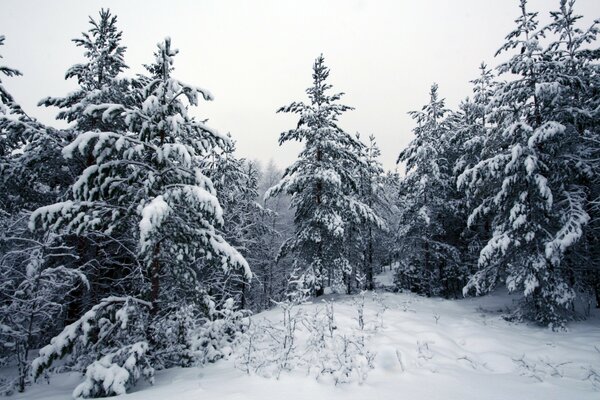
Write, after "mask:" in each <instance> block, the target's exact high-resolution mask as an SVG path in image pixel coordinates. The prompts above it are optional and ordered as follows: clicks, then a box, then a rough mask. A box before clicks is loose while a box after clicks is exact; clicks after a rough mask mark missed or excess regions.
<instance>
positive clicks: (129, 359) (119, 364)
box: [73, 342, 154, 398]
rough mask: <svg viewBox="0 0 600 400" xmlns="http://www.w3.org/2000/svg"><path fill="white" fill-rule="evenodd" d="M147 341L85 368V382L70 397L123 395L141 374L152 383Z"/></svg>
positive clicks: (108, 355)
mask: <svg viewBox="0 0 600 400" xmlns="http://www.w3.org/2000/svg"><path fill="white" fill-rule="evenodd" d="M147 352H148V343H146V342H137V343H134V344H132V345H130V346H126V347H123V348H121V349H119V350H117V351H115V352H113V353H109V354H107V355H105V356H103V357H102V358H100V359H99V360H98V361H94V362H93V363H92V364H91V365H89V366H88V367H87V368H86V372H85V381H83V382H82V383H81V384H79V386H77V387H76V388H75V390H74V391H73V397H75V398H80V397H85V398H88V397H106V396H115V395H121V394H125V393H126V392H127V389H128V388H130V387H131V386H133V385H135V383H136V382H137V380H138V379H139V378H141V377H142V376H143V377H144V378H146V379H147V380H148V381H150V382H151V383H153V382H154V368H152V366H150V362H149V360H148V357H147Z"/></svg>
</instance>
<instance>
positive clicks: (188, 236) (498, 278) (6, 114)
mask: <svg viewBox="0 0 600 400" xmlns="http://www.w3.org/2000/svg"><path fill="white" fill-rule="evenodd" d="M574 3H575V2H574V0H562V1H560V2H559V7H558V9H557V10H556V11H553V12H551V13H550V23H548V24H547V25H540V24H539V22H538V14H537V13H536V12H532V11H530V10H529V9H527V4H526V0H521V1H520V9H519V16H518V18H517V19H516V20H515V27H514V30H513V31H512V32H510V33H509V34H508V35H507V36H506V41H505V43H504V44H502V45H501V47H500V49H499V50H498V52H497V55H502V57H503V59H506V61H504V62H502V63H501V64H500V65H498V66H497V67H496V68H495V69H491V68H489V67H488V66H487V65H486V64H481V67H480V74H479V76H477V77H474V79H473V80H472V81H471V82H470V83H471V85H472V89H473V94H472V96H471V97H470V98H467V99H465V100H464V101H462V102H461V103H460V105H459V106H458V108H457V109H456V110H451V109H448V108H447V107H446V105H445V101H444V99H443V97H442V95H441V94H440V89H439V88H438V86H437V85H436V84H433V85H432V86H431V90H430V93H429V101H428V103H427V104H425V105H423V106H422V107H420V108H418V107H417V108H418V110H417V111H412V112H410V115H411V116H412V118H413V119H414V123H415V128H414V129H413V132H412V133H413V135H414V138H413V140H412V141H411V142H410V144H409V145H408V147H407V148H405V149H398V151H399V157H398V163H399V164H401V165H403V166H404V167H405V173H402V174H400V173H398V172H395V171H387V172H386V171H385V170H384V168H383V167H382V164H381V163H380V161H379V157H380V150H379V148H378V146H377V143H376V141H375V136H373V135H372V132H368V134H370V135H369V136H367V135H365V134H362V135H361V134H350V133H348V132H345V131H344V130H343V129H341V128H340V126H339V125H338V119H339V118H341V117H342V115H343V114H344V113H345V112H347V111H350V110H352V107H350V106H347V105H344V104H343V103H342V98H343V93H338V92H336V91H334V90H333V88H332V87H331V85H330V84H329V83H328V81H327V78H328V76H329V73H330V71H329V69H328V68H327V67H326V65H325V59H324V57H323V56H322V55H321V56H319V57H317V58H316V60H315V62H314V64H313V68H312V85H311V86H310V87H309V88H308V89H307V90H306V95H307V96H306V99H305V100H304V101H296V102H292V103H290V104H289V105H286V106H283V107H282V108H280V109H279V110H277V112H281V113H292V114H295V115H296V116H297V117H298V121H297V124H296V126H292V127H290V129H289V130H288V131H285V132H283V133H281V135H280V139H279V143H280V144H281V145H284V144H285V143H286V142H288V141H299V142H302V144H303V149H302V151H301V152H300V154H299V155H298V158H297V160H296V161H294V162H293V163H292V164H291V165H290V166H288V167H287V168H286V169H285V170H284V171H280V170H278V169H277V167H276V166H274V165H273V164H272V163H270V164H268V165H266V166H261V165H260V164H259V163H257V162H255V161H252V160H246V159H242V158H239V157H237V156H236V154H235V146H236V144H235V140H234V139H233V137H232V136H231V135H229V134H227V135H224V134H221V133H219V132H218V131H217V130H215V129H214V128H213V127H211V126H209V125H208V123H207V120H204V119H201V118H198V117H193V116H191V115H190V113H189V111H190V109H192V108H195V107H200V108H201V103H202V102H203V101H211V100H212V94H211V93H210V92H209V91H208V90H206V89H204V88H201V87H198V86H195V85H191V84H187V83H184V82H181V81H179V80H177V79H176V78H175V76H176V70H175V65H176V64H175V61H176V56H177V53H178V50H176V49H175V47H174V46H173V44H172V43H171V40H170V39H169V38H167V39H165V40H163V41H162V42H160V43H159V44H158V45H157V47H156V51H155V53H154V56H153V57H150V55H149V64H147V65H144V67H145V73H143V74H139V75H135V76H128V75H127V69H128V67H127V65H126V62H125V55H126V48H125V46H124V45H123V43H122V41H121V35H122V33H121V31H120V29H119V28H118V26H117V17H116V16H114V15H112V14H111V13H110V11H108V10H101V11H100V13H99V15H98V16H96V17H94V18H90V20H89V27H88V28H89V29H88V30H87V31H86V32H84V33H82V34H81V36H80V37H78V38H76V39H74V40H73V42H74V44H75V45H76V46H78V47H80V48H81V50H82V52H83V61H82V63H81V64H76V65H73V66H72V67H71V68H69V69H68V70H67V72H66V75H65V78H66V79H71V80H74V81H76V82H77V84H78V88H77V90H76V91H74V92H72V93H70V94H68V95H66V96H62V97H48V98H45V99H42V100H41V101H40V102H39V106H40V107H55V108H57V109H58V110H59V111H58V114H57V118H58V119H60V120H64V121H66V122H68V123H69V125H68V128H65V129H56V128H53V127H50V126H47V125H45V124H43V123H41V122H40V121H38V120H36V119H35V118H33V117H31V116H30V115H29V114H28V113H27V111H26V110H24V109H22V108H21V107H20V106H19V104H17V102H16V101H15V100H14V98H13V96H12V95H11V94H10V93H9V92H8V91H7V90H6V89H5V87H4V86H2V81H0V365H15V366H16V369H17V370H18V374H17V375H18V377H17V378H16V380H12V379H8V378H5V381H4V382H0V384H1V385H2V387H3V389H2V390H3V392H6V393H8V392H11V391H12V390H14V389H15V388H16V389H17V390H19V391H23V390H24V389H25V387H26V386H27V385H28V384H29V383H30V382H31V381H32V380H34V379H38V378H40V377H43V376H45V375H46V374H48V373H49V372H50V371H52V370H59V371H64V370H76V371H82V372H83V373H85V379H84V381H83V383H82V384H81V385H79V386H78V387H77V389H76V390H75V393H74V395H75V396H76V397H100V396H105V395H113V394H119V393H120V392H119V391H118V390H121V389H118V390H117V389H116V388H114V387H112V386H111V385H110V384H107V383H106V382H107V381H108V380H109V379H111V377H114V374H115V373H120V374H125V376H126V379H125V381H126V387H130V386H132V385H134V384H135V383H136V381H137V380H139V379H141V378H146V379H148V380H150V381H152V379H153V375H154V371H155V370H156V369H163V368H169V367H172V366H191V365H198V364H203V363H207V362H213V361H215V360H218V359H219V358H222V357H224V356H227V352H228V351H230V350H231V348H230V346H229V345H228V344H229V343H230V342H231V341H232V340H234V338H235V337H236V335H237V334H238V333H239V332H240V331H242V330H243V329H244V320H245V318H246V317H247V315H248V314H249V312H250V311H254V312H257V311H261V310H264V309H266V308H269V307H271V306H272V305H273V303H274V302H279V301H285V300H286V299H288V298H289V297H290V295H291V294H292V293H297V292H298V291H302V292H303V293H309V294H311V295H313V296H321V295H324V294H327V293H332V292H333V293H355V292H360V291H362V290H373V289H374V288H375V280H374V277H375V275H376V274H377V273H379V272H381V271H382V268H384V267H385V268H392V269H393V270H394V271H395V272H394V274H395V288H396V289H397V290H411V291H413V292H416V293H419V294H422V295H426V296H443V297H446V298H462V297H463V296H469V295H484V294H486V293H489V292H491V291H492V290H494V289H495V288H497V287H499V286H506V287H507V288H508V290H509V291H511V292H517V293H521V294H522V300H521V302H520V303H519V304H518V305H517V306H516V307H515V308H514V309H513V310H511V311H510V312H507V314H506V318H509V319H514V320H530V321H535V322H537V323H539V324H542V325H547V326H550V327H552V328H553V329H562V328H564V327H565V324H566V322H568V321H570V320H573V319H580V318H585V317H586V316H587V315H589V312H590V308H591V307H598V306H600V263H599V261H600V242H599V241H600V225H599V224H600V219H599V217H600V197H599V193H600V186H599V183H600V182H599V176H600V64H599V63H598V59H599V58H600V50H599V49H598V48H597V41H596V40H597V35H598V32H599V28H598V23H599V22H600V21H595V22H594V24H593V25H592V26H591V27H585V28H584V27H581V24H580V22H581V21H580V19H581V16H579V15H577V14H576V11H575V10H574ZM4 41H5V38H4V36H0V45H2V44H4ZM8 63H10V60H8ZM19 75H21V74H20V72H19V71H18V70H16V69H12V68H10V67H7V66H3V65H0V76H2V79H7V78H9V79H16V77H18V76H19ZM299 95H300V94H293V93H290V96H292V97H293V96H299ZM273 117H274V118H275V116H273ZM374 133H375V134H376V132H374ZM398 134H402V133H401V132H399V133H398ZM36 349H40V350H39V352H38V351H36ZM59 359H65V360H66V361H62V362H61V363H56V361H57V360H59ZM115 371H117V372H115ZM111 374H112V375H111Z"/></svg>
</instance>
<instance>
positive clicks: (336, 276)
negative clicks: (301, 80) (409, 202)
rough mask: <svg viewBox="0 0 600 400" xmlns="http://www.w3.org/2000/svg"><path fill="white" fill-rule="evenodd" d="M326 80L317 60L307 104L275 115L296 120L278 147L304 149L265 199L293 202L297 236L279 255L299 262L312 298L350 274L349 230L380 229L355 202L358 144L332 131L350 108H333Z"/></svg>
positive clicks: (367, 209) (321, 61) (334, 98)
mask: <svg viewBox="0 0 600 400" xmlns="http://www.w3.org/2000/svg"><path fill="white" fill-rule="evenodd" d="M328 76H329V69H328V68H327V67H326V66H325V63H324V58H323V56H322V55H321V56H319V57H317V59H316V60H315V63H314V65H313V74H312V77H313V85H312V86H311V87H310V88H308V89H307V90H306V93H307V94H308V97H309V100H310V103H309V104H306V103H303V102H299V103H296V102H294V103H292V104H290V105H289V106H286V107H282V108H280V109H279V110H278V112H286V113H294V114H299V115H300V119H299V121H298V125H297V127H296V128H295V129H291V130H289V131H287V132H283V133H282V134H281V136H280V138H279V143H280V145H281V144H283V143H285V142H287V141H291V140H297V141H301V142H304V149H303V150H302V152H301V153H300V155H299V158H298V160H297V161H296V162H294V163H293V164H292V165H291V166H290V167H288V168H287V169H286V171H285V173H284V177H283V179H282V180H281V182H280V183H279V184H277V185H276V186H274V187H273V188H272V189H271V190H270V191H269V192H268V194H267V195H268V196H273V195H276V194H278V193H281V192H285V193H288V194H289V195H291V196H292V205H293V207H295V209H296V215H295V219H294V222H295V225H296V233H295V236H294V237H293V238H291V239H290V240H288V241H287V242H286V243H285V244H284V246H283V247H282V254H283V255H285V254H288V253H295V254H296V255H297V256H298V257H299V259H298V263H299V264H301V263H303V265H302V264H301V265H300V267H301V268H302V269H303V271H304V279H305V280H306V283H307V285H308V286H309V287H310V288H311V289H312V290H313V292H314V293H315V294H316V295H317V296H319V295H322V294H323V293H324V289H325V286H330V285H331V284H339V283H341V282H342V280H343V279H344V278H346V277H347V276H348V275H350V274H351V264H350V260H348V258H347V256H346V254H345V249H344V239H345V237H346V234H347V233H348V231H349V229H350V228H351V226H352V224H356V223H364V222H366V221H372V222H373V223H376V224H379V225H381V224H382V221H381V220H380V218H379V217H377V216H376V215H375V214H374V213H373V211H372V210H371V208H370V207H368V206H367V205H366V204H364V203H363V202H361V201H359V200H358V199H357V196H356V195H357V190H358V183H357V178H356V177H355V176H354V175H353V168H352V167H353V166H356V165H358V164H361V163H362V160H361V159H360V156H359V154H360V149H361V143H359V142H357V141H356V140H355V139H354V138H353V137H352V136H350V135H349V134H347V133H345V132H344V131H343V130H342V129H341V128H340V127H339V126H338V125H337V120H338V117H339V116H340V115H342V113H344V112H345V111H348V110H350V109H351V107H348V106H345V105H341V104H338V103H337V101H338V100H339V99H340V98H341V96H342V93H340V94H333V95H330V94H328V90H329V89H331V87H332V86H331V85H330V84H328V83H327V82H326V80H327V78H328Z"/></svg>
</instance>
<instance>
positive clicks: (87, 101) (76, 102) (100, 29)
mask: <svg viewBox="0 0 600 400" xmlns="http://www.w3.org/2000/svg"><path fill="white" fill-rule="evenodd" d="M89 23H90V25H91V28H90V29H89V31H87V32H83V33H82V34H81V35H82V37H80V38H77V39H73V42H74V43H75V45H76V46H78V47H81V48H83V49H84V56H85V58H86V62H84V63H82V64H75V65H73V66H72V67H70V68H69V69H68V70H67V72H66V74H65V79H71V78H74V79H76V80H77V83H78V84H79V89H78V90H76V91H74V92H72V93H69V94H68V95H67V96H65V97H47V98H45V99H42V100H41V101H40V103H39V105H43V106H45V107H50V106H52V107H58V108H59V109H61V111H59V113H58V115H57V118H58V119H64V120H66V121H68V122H73V121H76V122H77V128H78V130H79V131H80V132H84V131H85V130H92V129H100V130H107V129H109V128H110V124H109V125H107V124H106V123H107V122H112V121H104V120H103V119H101V118H95V116H93V115H89V114H86V113H85V110H86V108H87V107H89V106H90V105H94V104H103V103H114V102H117V101H119V100H120V99H122V98H123V97H124V95H125V92H126V90H127V89H128V86H129V82H128V80H126V79H119V78H118V77H117V76H118V75H119V74H120V73H121V72H122V71H123V70H125V69H126V68H127V65H125V60H124V56H125V47H124V46H123V45H122V44H121V36H122V32H121V31H120V30H119V29H118V28H117V17H116V16H115V15H112V14H111V13H110V10H104V9H102V10H100V12H99V19H98V20H97V21H96V20H95V19H93V18H92V17H90V19H89ZM88 163H89V162H88Z"/></svg>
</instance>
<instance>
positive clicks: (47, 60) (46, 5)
mask: <svg viewBox="0 0 600 400" xmlns="http://www.w3.org/2000/svg"><path fill="white" fill-rule="evenodd" d="M529 3H530V8H531V9H532V10H535V11H540V16H541V17H542V21H547V19H548V17H547V14H548V10H550V9H554V8H558V4H559V1H558V0H530V2H529ZM576 6H577V8H578V12H579V14H583V15H584V16H585V18H584V20H583V23H584V26H585V27H587V25H588V24H589V23H591V21H592V19H594V18H598V17H600V0H578V2H577V5H576ZM101 7H104V8H107V7H108V8H110V9H111V11H112V12H113V13H114V14H116V15H117V16H118V26H119V28H120V29H121V30H123V44H124V45H125V46H127V48H128V50H127V53H126V62H127V64H128V65H129V67H130V70H128V72H127V74H132V73H136V72H142V67H141V64H142V63H148V62H150V61H152V53H153V51H154V49H155V45H156V43H157V42H158V41H160V40H161V39H162V38H164V37H165V36H170V37H171V38H172V39H173V44H174V46H175V47H177V48H178V49H179V50H180V54H179V55H178V56H177V57H176V58H175V74H174V76H175V77H177V78H178V79H180V80H183V81H185V82H188V83H190V84H194V85H198V86H202V87H205V88H207V89H209V90H210V91H211V92H212V93H213V94H214V95H215V101H214V102H210V103H201V104H200V107H199V108H198V109H197V110H196V111H194V114H195V115H198V116H201V117H203V118H209V124H210V126H211V127H213V128H215V129H217V130H219V131H221V132H223V133H225V132H231V134H232V135H233V137H234V139H236V140H237V143H238V154H239V155H240V156H243V157H248V158H251V159H258V160H261V161H263V162H266V161H268V160H269V159H271V158H272V159H274V160H275V162H276V163H277V164H278V165H279V166H281V167H285V166H287V165H288V164H289V163H290V162H291V161H292V160H293V159H295V157H296V155H297V153H298V151H299V149H300V147H299V145H297V144H285V145H284V146H283V147H279V146H278V142H277V139H278V137H279V133H280V132H281V131H283V130H286V129H289V128H292V127H295V126H296V122H297V120H296V118H295V117H294V116H291V115H285V114H275V110H276V109H277V108H278V107H280V106H283V105H286V104H288V103H290V102H291V101H297V100H306V96H305V93H304V90H305V89H306V87H308V86H309V85H310V82H311V66H312V63H313V60H314V58H315V57H316V56H317V55H318V54H320V53H321V52H322V53H324V55H325V62H326V64H327V65H328V66H329V67H330V68H331V74H330V83H332V84H333V85H334V90H336V91H343V92H345V93H346V96H345V97H344V98H343V100H344V103H345V104H347V105H351V106H353V107H355V108H356V110H354V111H349V112H348V113H346V114H345V115H344V116H343V117H342V118H341V121H340V123H341V126H342V127H343V128H345V129H346V130H347V131H348V132H356V131H359V132H361V134H362V135H363V136H368V135H369V134H371V133H372V134H374V135H375V136H376V138H377V140H378V143H379V145H380V147H381V149H382V152H383V158H382V161H383V163H384V166H385V167H386V168H388V169H392V168H394V166H395V160H396V157H397V155H398V153H399V152H400V150H401V149H402V148H403V147H404V146H405V145H406V144H407V143H408V142H409V141H410V139H411V133H410V132H411V129H412V128H413V123H412V120H411V119H410V117H409V116H408V115H407V112H408V111H410V110H414V109H419V108H420V107H421V106H422V105H423V104H424V103H425V102H426V101H427V95H428V90H429V87H430V85H431V83H432V82H437V83H438V84H439V85H440V93H441V95H442V96H443V97H445V98H446V99H447V104H448V105H449V106H451V107H455V106H456V105H457V104H458V103H459V101H460V100H461V99H463V98H464V97H466V96H468V95H470V90H471V87H470V85H469V83H468V81H469V80H471V79H473V78H475V77H476V76H477V70H478V66H479V64H480V63H481V61H486V62H487V63H488V65H491V66H496V65H497V63H498V61H497V60H494V58H493V55H494V53H495V52H496V50H497V49H498V48H499V47H500V46H501V45H502V43H503V40H504V37H505V36H506V34H507V33H508V32H509V31H510V30H512V28H513V26H514V24H513V20H514V19H515V18H516V17H517V16H518V14H519V9H518V0H493V1H492V0H419V1H417V0H412V1H408V0H389V1H388V0H380V1H360V0H335V1H324V0H321V1H319V0H303V1H286V0H264V1H243V0H239V1H228V0H221V1H216V0H215V1H207V0H197V1H191V0H190V1H166V0H164V1H149V0H145V1H132V0H129V1H81V0H69V1H67V0H54V1H42V0H39V1H25V0H2V3H1V4H0V34H4V35H5V36H6V41H5V46H3V47H1V48H0V54H2V55H3V56H4V60H2V61H3V64H6V65H8V66H11V67H13V68H18V69H19V70H21V72H23V73H24V76H23V77H19V78H8V79H4V78H3V81H4V82H5V86H6V87H7V88H8V89H9V90H10V91H11V93H12V94H13V95H14V96H15V97H16V98H17V100H18V101H19V102H20V103H21V104H22V106H23V107H24V108H25V109H26V110H27V111H28V112H29V113H30V114H31V115H33V116H36V117H38V118H39V119H41V120H42V121H43V122H45V123H48V124H51V125H54V126H64V125H63V124H61V123H59V122H56V121H54V115H55V114H56V109H44V108H38V107H36V103H37V102H38V100H39V99H41V98H43V97H46V96H62V95H64V94H66V93H68V92H70V91H72V90H74V89H75V88H76V82H74V81H72V80H71V81H65V80H64V79H63V77H64V73H65V71H66V70H67V68H68V67H69V66H71V65H73V64H75V63H78V62H81V61H83V52H82V50H81V49H80V48H77V47H75V45H74V44H73V43H72V42H71V41H70V39H72V38H74V37H79V36H80V32H82V31H85V30H87V29H88V26H89V24H88V23H87V20H88V15H92V16H94V17H95V16H97V13H98V11H99V9H100V8H101Z"/></svg>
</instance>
